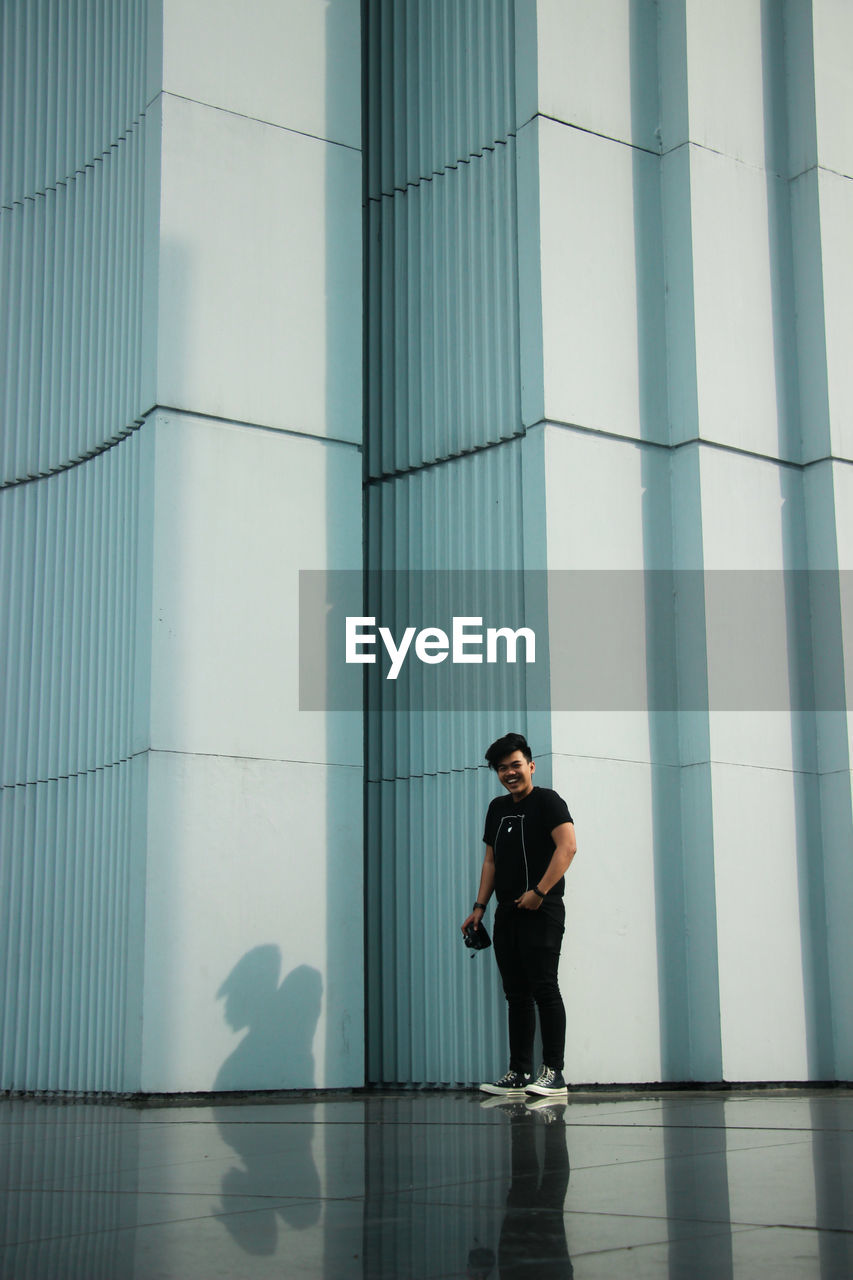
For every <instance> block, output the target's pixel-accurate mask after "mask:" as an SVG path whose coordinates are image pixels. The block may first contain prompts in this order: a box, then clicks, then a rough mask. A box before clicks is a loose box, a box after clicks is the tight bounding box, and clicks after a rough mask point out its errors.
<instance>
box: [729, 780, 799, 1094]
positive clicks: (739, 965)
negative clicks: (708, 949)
mask: <svg viewBox="0 0 853 1280" xmlns="http://www.w3.org/2000/svg"><path fill="white" fill-rule="evenodd" d="M712 773H713V782H712V792H713V804H714V874H715V884H716V905H717V928H718V938H719V947H718V955H719V974H720V1007H721V1029H722V1040H723V1076H724V1078H725V1079H727V1080H806V1079H808V1076H809V1062H808V1056H807V1053H806V1046H807V1037H806V1011H805V992H804V976H803V954H802V945H803V942H802V939H803V931H804V922H803V921H802V920H801V916H800V899H799V888H798V867H797V848H796V840H795V839H794V838H792V837H793V836H794V835H795V833H796V831H797V821H796V814H795V800H794V795H793V789H792V786H791V778H790V775H789V774H786V773H780V772H777V771H774V770H770V769H761V770H747V769H743V768H739V767H737V766H730V765H723V764H715V765H714V766H713V770H712Z"/></svg>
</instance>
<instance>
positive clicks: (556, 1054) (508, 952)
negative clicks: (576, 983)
mask: <svg viewBox="0 0 853 1280" xmlns="http://www.w3.org/2000/svg"><path fill="white" fill-rule="evenodd" d="M546 911H547V913H548V914H547V915H546V914H545V912H546ZM564 916H565V911H564V908H563V904H562V903H551V902H549V903H548V904H547V907H546V906H544V905H543V906H542V907H540V908H539V910H538V911H522V910H521V909H520V908H519V907H516V906H514V905H512V904H506V905H502V906H499V907H498V909H497V911H496V912H495V928H494V947H495V959H496V960H497V962H498V969H499V970H500V974H501V981H502V982H503V988H504V995H505V996H506V1000H507V1006H508V1010H507V1012H508V1015H509V1066H510V1070H511V1071H522V1072H525V1073H526V1072H532V1071H533V1039H534V1036H535V1035H536V1010H537V1009H538V1010H539V1029H540V1031H541V1032H542V1059H543V1061H544V1063H545V1066H546V1067H554V1068H555V1069H556V1070H558V1071H562V1069H563V1055H564V1053H565V1047H566V1010H565V1007H564V1005H563V998H562V996H561V995H560V988H559V985H558V982H557V968H558V965H559V961H560V946H561V944H562V941H563V919H564Z"/></svg>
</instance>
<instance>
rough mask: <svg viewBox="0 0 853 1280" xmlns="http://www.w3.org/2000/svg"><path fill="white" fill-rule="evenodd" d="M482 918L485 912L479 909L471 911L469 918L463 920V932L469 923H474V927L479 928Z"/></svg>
mask: <svg viewBox="0 0 853 1280" xmlns="http://www.w3.org/2000/svg"><path fill="white" fill-rule="evenodd" d="M482 918H483V912H482V911H479V910H478V911H472V912H471V914H470V916H469V917H468V919H467V920H463V921H462V932H463V933H464V932H465V930H466V929H467V928H468V925H469V924H472V925H473V926H474V928H475V929H479V927H480V921H481V920H482Z"/></svg>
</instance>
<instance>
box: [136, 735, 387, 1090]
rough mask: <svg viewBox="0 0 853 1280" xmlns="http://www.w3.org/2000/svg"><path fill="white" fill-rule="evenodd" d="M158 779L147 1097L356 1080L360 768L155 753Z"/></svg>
mask: <svg viewBox="0 0 853 1280" xmlns="http://www.w3.org/2000/svg"><path fill="white" fill-rule="evenodd" d="M149 784H150V789H149V832H148V872H147V893H146V915H147V921H148V925H147V939H146V951H145V999H144V1009H143V1025H144V1048H143V1057H142V1089H143V1091H145V1092H185V1091H194V1090H199V1089H203V1090H206V1089H215V1090H234V1089H279V1088H282V1089H294V1088H295V1089H303V1088H336V1087H346V1086H352V1085H354V1084H358V1083H359V1082H360V1081H361V1080H362V1078H363V1052H362V1045H363V1041H362V1033H361V1027H362V1022H363V1016H364V1006H363V991H362V987H363V983H362V966H361V950H362V933H363V922H362V910H361V892H360V881H361V866H360V864H361V855H360V850H361V830H362V779H361V772H360V770H358V769H351V768H350V769H348V768H340V767H335V766H326V765H323V764H316V763H305V762H303V761H297V760H258V759H254V760H248V759H242V760H241V759H235V758H233V757H223V756H215V755H200V754H193V755H187V754H182V753H171V752H163V751H155V752H152V753H151V756H150V777H149ZM223 988H224V989H223Z"/></svg>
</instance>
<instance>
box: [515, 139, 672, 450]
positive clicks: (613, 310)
mask: <svg viewBox="0 0 853 1280" xmlns="http://www.w3.org/2000/svg"><path fill="white" fill-rule="evenodd" d="M539 173H540V179H539V180H540V218H541V264H542V268H541V269H542V331H543V353H544V370H545V373H544V379H545V414H546V417H547V418H549V419H551V420H555V421H558V422H566V423H573V424H576V425H580V426H583V427H587V428H590V429H592V430H598V431H612V432H617V433H619V434H621V435H627V436H634V437H638V438H639V437H641V436H648V437H650V438H658V439H663V438H664V436H665V423H666V408H665V399H664V396H665V384H664V383H663V380H662V379H650V380H649V382H648V383H646V384H644V381H643V377H642V372H644V371H641V367H640V350H641V331H640V326H641V320H642V322H644V323H646V324H648V325H649V330H650V332H651V333H655V332H657V331H658V326H660V329H662V327H663V290H662V284H661V282H662V262H661V260H660V258H659V254H660V247H659V246H660V234H659V226H657V225H656V224H657V223H658V219H659V212H658V211H657V208H656V192H657V183H658V170H657V162H656V160H655V159H654V158H653V157H652V156H650V155H647V154H646V153H645V152H639V151H632V150H631V149H629V148H627V147H624V146H622V145H620V144H619V143H615V142H611V141H609V140H607V139H604V138H599V137H594V136H592V135H591V134H587V133H583V132H579V131H578V130H576V129H571V128H568V127H567V126H565V125H561V124H557V123H555V122H553V121H550V120H540V122H539ZM648 224H651V225H648ZM649 255H651V258H652V261H651V262H648V261H647V259H648V257H649ZM641 270H642V272H643V279H644V280H646V281H647V282H648V290H649V291H648V294H646V293H645V292H644V295H643V299H642V303H641V301H640V298H639V279H640V273H641ZM656 283H657V285H658V288H659V289H660V293H659V294H658V293H657V292H656V288H655V285H656Z"/></svg>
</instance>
